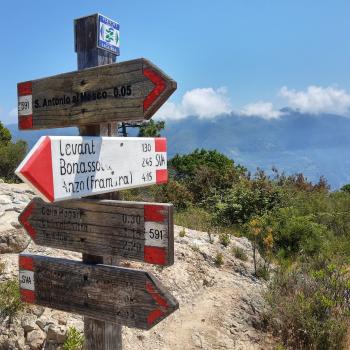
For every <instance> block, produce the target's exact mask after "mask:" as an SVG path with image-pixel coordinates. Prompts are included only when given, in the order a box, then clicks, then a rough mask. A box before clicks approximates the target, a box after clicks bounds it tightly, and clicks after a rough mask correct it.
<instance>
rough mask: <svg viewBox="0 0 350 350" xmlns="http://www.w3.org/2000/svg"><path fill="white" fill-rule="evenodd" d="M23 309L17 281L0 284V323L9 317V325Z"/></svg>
mask: <svg viewBox="0 0 350 350" xmlns="http://www.w3.org/2000/svg"><path fill="white" fill-rule="evenodd" d="M23 307H24V304H23V303H22V302H21V297H20V292H19V285H18V281H17V280H9V281H6V282H2V283H0V321H1V320H4V319H6V318H7V317H9V321H10V323H11V322H12V320H13V318H14V317H15V316H16V315H17V314H18V312H19V311H21V310H22V309H23Z"/></svg>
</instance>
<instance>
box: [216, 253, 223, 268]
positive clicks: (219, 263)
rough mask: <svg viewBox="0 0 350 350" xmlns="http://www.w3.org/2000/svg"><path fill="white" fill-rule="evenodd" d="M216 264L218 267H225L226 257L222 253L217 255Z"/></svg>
mask: <svg viewBox="0 0 350 350" xmlns="http://www.w3.org/2000/svg"><path fill="white" fill-rule="evenodd" d="M214 263H215V265H216V266H217V267H221V266H222V265H224V255H223V254H222V253H216V256H215V259H214Z"/></svg>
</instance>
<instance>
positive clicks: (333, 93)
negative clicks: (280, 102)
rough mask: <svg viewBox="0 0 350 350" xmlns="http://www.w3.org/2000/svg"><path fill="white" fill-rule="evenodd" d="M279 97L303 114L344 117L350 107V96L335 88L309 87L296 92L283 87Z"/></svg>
mask: <svg viewBox="0 0 350 350" xmlns="http://www.w3.org/2000/svg"><path fill="white" fill-rule="evenodd" d="M279 95H280V96H281V97H283V98H285V99H286V100H287V102H288V106H289V107H291V108H294V109H298V110H299V111H300V112H305V113H312V114H319V113H334V114H340V115H344V114H348V110H349V107H350V94H348V93H347V92H346V91H345V90H342V89H338V88H335V87H321V86H315V85H311V86H309V87H308V88H307V89H306V90H305V91H296V90H290V89H288V88H287V87H286V86H284V87H282V89H281V90H280V92H279Z"/></svg>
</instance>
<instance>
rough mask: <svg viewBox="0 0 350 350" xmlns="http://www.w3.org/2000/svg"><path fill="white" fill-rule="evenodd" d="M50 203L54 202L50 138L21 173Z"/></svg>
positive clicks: (29, 160) (33, 154)
mask: <svg viewBox="0 0 350 350" xmlns="http://www.w3.org/2000/svg"><path fill="white" fill-rule="evenodd" d="M19 172H20V173H21V174H22V175H23V176H24V177H25V178H26V179H27V180H28V181H29V182H30V183H31V184H32V185H33V186H34V187H35V188H36V189H37V190H38V191H39V192H40V193H42V194H43V195H44V196H45V197H46V198H47V199H48V200H49V201H50V202H53V200H54V188H53V176H52V158H51V140H50V138H49V137H48V136H46V137H45V138H44V140H43V141H42V142H41V144H40V145H39V146H38V147H37V148H36V150H35V151H34V152H33V153H32V154H31V155H30V158H29V159H28V160H27V161H26V163H25V164H24V165H23V167H22V168H21V169H20V171H19Z"/></svg>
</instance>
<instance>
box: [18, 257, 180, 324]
mask: <svg viewBox="0 0 350 350" xmlns="http://www.w3.org/2000/svg"><path fill="white" fill-rule="evenodd" d="M19 281H20V288H21V289H20V292H21V298H22V300H23V301H25V302H29V303H34V304H38V305H42V306H46V307H50V308H54V309H58V310H62V311H67V312H72V313H77V314H81V315H84V316H88V317H91V318H94V319H98V320H102V321H109V322H113V323H117V324H122V325H126V326H128V327H136V328H142V329H150V328H152V327H153V326H154V325H155V324H157V323H158V322H160V321H161V320H162V319H164V318H165V317H167V316H168V315H170V314H171V313H172V312H174V311H175V310H176V309H177V308H178V302H177V300H176V299H175V298H174V297H173V296H172V295H171V294H170V293H169V292H168V291H167V290H166V289H165V287H163V286H162V285H161V283H160V282H159V281H158V280H157V279H156V278H155V277H154V276H153V275H152V274H151V273H148V272H145V271H142V270H134V269H127V268H122V267H116V266H107V265H89V264H84V263H82V262H78V261H72V260H65V259H57V258H49V257H44V256H38V255H20V256H19Z"/></svg>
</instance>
